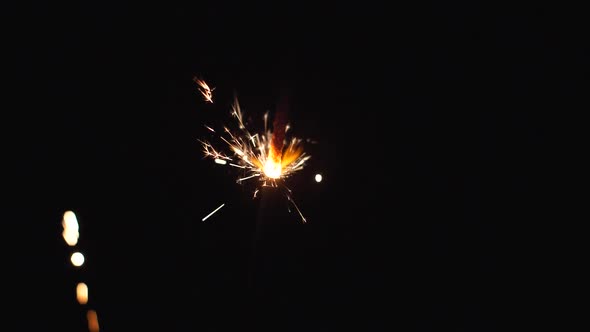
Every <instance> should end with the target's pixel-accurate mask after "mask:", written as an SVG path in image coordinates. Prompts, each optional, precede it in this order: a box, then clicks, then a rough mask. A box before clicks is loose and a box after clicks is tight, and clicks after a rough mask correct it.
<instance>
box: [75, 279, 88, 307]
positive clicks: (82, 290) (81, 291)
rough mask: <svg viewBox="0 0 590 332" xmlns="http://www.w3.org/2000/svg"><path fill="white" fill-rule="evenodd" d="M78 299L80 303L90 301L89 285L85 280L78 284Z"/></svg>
mask: <svg viewBox="0 0 590 332" xmlns="http://www.w3.org/2000/svg"><path fill="white" fill-rule="evenodd" d="M76 299H77V300H78V303H80V304H86V303H88V286H86V284H85V283H83V282H80V283H78V285H77V286H76Z"/></svg>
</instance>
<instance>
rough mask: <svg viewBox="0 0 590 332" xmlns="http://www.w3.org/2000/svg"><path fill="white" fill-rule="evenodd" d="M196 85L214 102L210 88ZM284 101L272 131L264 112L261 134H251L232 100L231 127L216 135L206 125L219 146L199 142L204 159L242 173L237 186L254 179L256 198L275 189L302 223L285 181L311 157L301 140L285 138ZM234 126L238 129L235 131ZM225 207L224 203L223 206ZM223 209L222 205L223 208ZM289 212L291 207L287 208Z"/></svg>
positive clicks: (276, 115) (208, 100)
mask: <svg viewBox="0 0 590 332" xmlns="http://www.w3.org/2000/svg"><path fill="white" fill-rule="evenodd" d="M195 81H196V82H197V84H198V85H199V91H201V94H202V95H203V97H204V98H205V100H206V101H207V102H210V103H213V96H212V93H211V91H212V90H210V89H208V86H207V84H206V83H205V82H203V81H202V80H198V79H196V80H195ZM285 103H286V101H285V100H282V103H281V105H279V108H278V110H277V112H276V114H275V117H274V119H273V124H272V128H269V126H268V122H269V112H266V113H264V116H263V123H264V129H263V130H262V131H261V132H253V131H250V130H249V129H248V128H247V125H248V123H246V122H245V121H244V115H243V113H242V110H241V108H240V104H239V103H238V99H237V97H234V101H233V104H232V106H231V112H230V114H231V117H232V118H233V120H234V125H233V126H232V127H230V126H223V130H222V131H221V132H220V134H218V132H217V131H216V130H215V129H213V128H212V127H209V126H205V128H207V130H209V131H210V132H212V133H213V134H215V135H217V138H218V139H219V140H220V144H221V145H222V146H223V147H224V148H219V147H218V146H219V145H214V144H212V143H211V142H209V141H203V140H199V142H200V143H201V145H202V148H203V153H204V155H205V157H207V158H211V159H213V160H214V161H215V163H217V164H221V165H229V166H231V167H235V168H237V169H239V170H240V171H241V174H242V176H241V177H238V179H237V181H236V182H237V183H238V184H242V183H243V182H244V181H247V180H251V179H256V180H257V181H258V186H256V189H255V190H254V192H253V198H256V195H257V194H258V192H259V190H260V189H261V187H266V186H270V187H276V188H280V189H282V192H283V193H284V195H285V197H286V198H287V200H288V202H289V203H290V204H289V205H288V206H293V207H294V209H295V210H296V211H297V213H298V214H299V217H300V218H301V221H302V222H303V223H306V222H307V221H306V219H305V217H304V216H303V214H302V213H301V210H300V209H299V207H298V206H297V204H296V203H295V201H294V200H293V197H292V191H291V189H289V188H288V187H287V185H286V183H285V180H286V179H287V178H289V177H290V176H292V175H293V174H295V173H296V172H298V171H300V170H301V169H303V168H304V166H305V165H306V162H307V160H309V158H310V157H311V156H310V155H308V154H306V153H305V152H304V151H303V143H304V140H303V139H301V138H297V137H287V133H288V131H289V129H290V126H289V124H288V123H287V118H286V104H285ZM234 127H237V128H234ZM224 204H225V203H224ZM222 206H223V205H222ZM217 210H219V208H217V209H216V210H214V211H213V212H211V213H210V214H208V215H207V216H206V217H205V218H203V220H205V219H207V218H209V217H210V216H211V215H212V214H214V213H215V212H217ZM289 211H291V210H290V208H289Z"/></svg>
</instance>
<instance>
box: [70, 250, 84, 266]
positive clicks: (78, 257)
mask: <svg viewBox="0 0 590 332" xmlns="http://www.w3.org/2000/svg"><path fill="white" fill-rule="evenodd" d="M70 260H71V261H72V264H74V266H82V264H84V255H82V253H81V252H75V253H73V254H72V257H70Z"/></svg>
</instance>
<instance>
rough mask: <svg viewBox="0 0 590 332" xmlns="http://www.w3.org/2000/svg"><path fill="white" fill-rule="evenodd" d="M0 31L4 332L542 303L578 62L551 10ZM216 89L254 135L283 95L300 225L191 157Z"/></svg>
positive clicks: (156, 9)
mask: <svg viewBox="0 0 590 332" xmlns="http://www.w3.org/2000/svg"><path fill="white" fill-rule="evenodd" d="M164 3H165V4H164ZM2 17H3V23H2V24H3V25H5V26H4V28H3V30H4V32H5V34H6V35H7V38H6V39H5V41H4V45H5V46H9V47H5V48H4V51H3V53H4V56H7V57H6V59H5V60H4V61H3V62H4V64H5V65H6V67H7V72H8V74H9V78H10V85H11V87H10V88H9V90H8V92H9V93H8V96H7V98H6V99H5V100H6V101H8V102H9V104H10V106H9V107H6V108H4V110H3V115H2V118H3V120H2V125H3V127H4V126H5V127H6V128H5V129H3V136H4V138H3V143H4V144H3V145H5V146H6V148H5V149H3V155H4V156H5V158H3V164H4V168H5V169H7V170H6V171H5V173H4V174H5V175H6V176H7V178H6V179H5V180H4V181H3V183H4V184H3V187H4V189H5V191H6V192H7V193H8V197H9V201H5V203H4V204H3V205H4V207H3V210H5V212H4V213H3V215H4V218H5V224H8V231H7V232H6V233H5V235H4V238H5V239H6V241H4V242H5V243H10V244H9V245H8V249H7V250H5V253H8V255H7V256H8V258H7V259H5V260H4V266H3V271H4V273H5V274H6V275H8V276H12V278H9V279H8V281H5V283H6V285H8V286H9V288H11V289H12V290H11V291H10V294H12V295H10V299H11V301H9V302H8V303H9V307H10V308H11V309H9V310H10V311H9V314H8V316H9V317H14V318H15V322H16V324H19V326H20V328H17V329H15V331H16V330H19V331H33V330H40V329H43V330H45V331H87V330H88V328H87V326H86V321H85V311H86V310H87V309H89V308H90V309H94V310H96V312H97V313H98V318H99V323H100V327H101V331H340V330H349V329H350V330H353V331H354V330H356V331H395V330H399V331H420V332H421V331H505V330H506V329H507V326H510V327H511V328H514V327H515V325H511V324H509V323H508V322H509V321H511V320H512V318H521V319H522V318H523V317H528V316H526V314H525V313H524V311H523V310H522V308H523V307H526V306H527V305H526V303H528V302H531V301H532V302H534V301H535V300H537V299H541V298H542V296H544V295H542V294H539V293H538V292H536V289H537V288H536V284H535V281H534V280H535V278H534V276H535V273H533V272H532V271H533V270H534V268H535V267H536V266H537V265H536V264H538V261H539V259H540V255H541V254H540V253H539V252H538V251H535V250H533V249H532V248H531V246H530V245H529V243H530V241H531V240H529V239H530V238H534V235H535V233H536V232H539V230H538V228H537V230H535V228H534V227H531V225H534V224H535V220H537V221H538V220H539V218H540V217H541V216H544V215H547V214H549V213H550V212H551V211H550V206H549V205H548V204H546V203H547V201H548V198H547V197H546V196H545V195H543V192H544V191H545V190H546V186H547V181H548V180H547V174H548V173H549V172H550V170H549V166H548V165H549V161H550V160H549V159H550V157H549V155H548V154H547V153H546V152H547V149H549V148H550V145H551V143H552V142H551V141H550V140H549V137H550V134H551V132H552V131H553V130H555V127H556V126H557V125H555V124H552V125H550V124H551V123H552V121H553V115H554V114H555V113H556V112H557V111H556V110H558V109H565V108H572V107H574V105H573V102H572V101H571V100H572V99H573V98H572V97H573V95H574V94H576V93H577V92H578V90H576V89H577V85H576V83H575V82H578V81H579V80H580V79H581V75H583V74H582V72H581V71H579V70H578V68H580V67H578V66H579V64H580V63H581V62H582V60H583V59H584V57H587V55H588V53H587V49H586V50H585V49H583V48H581V47H575V46H572V45H573V44H572V41H573V39H574V37H573V36H571V37H569V38H566V37H564V36H566V35H568V34H567V33H565V32H567V31H568V30H577V29H578V26H577V24H578V22H579V21H576V20H575V19H571V20H570V19H566V15H565V14H564V12H562V11H560V10H556V9H554V8H548V7H543V6H540V5H539V6H536V7H535V6H532V7H524V6H523V7H520V8H519V7H512V8H509V7H503V8H500V7H499V6H494V5H483V4H479V5H478V4H474V3H472V2H470V1H453V2H450V3H449V2H442V3H440V4H423V5H420V6H418V5H416V6H409V5H397V4H388V5H385V4H383V5H379V6H376V5H375V4H371V3H368V2H367V3H350V4H348V5H346V4H342V3H338V2H334V3H332V4H322V5H319V4H315V5H311V4H309V5H307V4H304V3H293V4H280V5H279V4H264V5H263V4H253V3H248V2H242V3H240V4H236V3H229V2H228V3H225V2H222V1H219V2H201V1H195V2H193V3H192V4H190V5H186V4H185V5H184V6H181V5H176V4H172V3H168V2H163V3H162V4H161V5H160V6H158V5H146V4H144V3H143V2H139V3H137V4H131V3H130V2H125V1H119V2H109V1H106V2H105V1H100V2H74V3H68V4H66V3H61V4H57V3H55V2H46V3H45V2H40V3H37V4H28V5H21V6H20V7H18V8H10V7H9V8H8V9H7V10H5V11H4V13H3V14H2ZM586 73H587V72H586ZM195 76H199V77H201V78H203V79H205V80H206V81H207V82H208V83H209V84H210V85H211V86H213V87H215V90H214V100H215V102H214V104H208V103H205V102H204V101H203V98H202V97H201V95H200V94H199V92H198V89H197V86H196V84H195V83H194V82H193V77H195ZM234 93H235V94H236V95H237V96H238V99H239V101H240V105H241V107H242V110H243V111H244V112H245V113H246V115H247V116H250V117H251V119H252V121H254V123H260V122H261V121H262V115H263V113H264V112H266V111H270V112H271V115H272V114H273V112H274V110H275V106H276V104H277V102H278V100H279V98H280V96H283V95H286V96H287V97H288V100H289V107H290V111H289V112H290V113H289V120H290V123H291V130H292V133H293V134H294V135H296V136H298V137H304V138H310V139H313V140H315V141H317V143H316V144H310V145H307V146H306V148H307V151H308V152H309V153H310V154H311V156H312V157H311V159H310V160H309V162H308V164H307V166H306V168H304V169H303V170H302V171H301V172H299V173H296V174H295V175H294V176H293V177H292V178H290V179H288V183H289V186H290V188H291V189H292V190H293V197H294V199H295V200H296V202H297V203H298V204H299V207H300V208H301V210H302V212H303V213H304V215H305V216H306V217H307V220H308V223H307V224H302V223H300V220H299V218H298V217H297V215H296V214H295V213H293V212H291V213H290V212H289V211H288V210H287V208H286V201H285V200H284V199H283V197H280V196H277V195H276V193H274V192H273V191H272V190H270V191H269V190H265V191H264V192H263V193H262V198H260V197H259V198H257V199H252V192H251V189H252V188H251V187H249V186H240V185H238V184H236V183H235V179H236V178H237V175H238V173H237V172H236V171H235V169H232V168H230V167H223V166H220V165H216V164H215V163H213V162H212V161H211V160H208V159H204V158H203V154H202V151H201V146H200V144H199V142H198V139H201V138H206V137H208V136H207V135H208V134H207V131H206V129H205V128H204V125H215V126H218V125H220V124H221V123H223V122H227V120H228V119H230V117H229V110H230V103H231V101H232V97H233V95H234ZM316 173H321V174H322V175H323V177H324V180H323V181H322V182H321V183H316V182H315V181H314V175H315V174H316ZM254 181H256V180H254ZM265 194H266V196H265ZM221 203H225V206H224V208H222V209H221V210H219V212H217V213H216V214H215V215H213V216H212V217H211V218H210V219H208V220H207V221H205V222H202V221H201V219H202V218H203V217H204V216H205V215H207V214H208V213H209V212H211V211H212V210H213V209H214V208H216V207H217V206H219V205H220V204H221ZM66 210H72V211H74V212H75V213H76V215H77V217H78V221H79V223H80V240H79V243H78V244H77V248H76V249H77V250H80V251H82V252H83V253H84V254H85V256H86V263H85V264H84V265H83V266H82V267H79V268H75V267H73V266H72V265H71V264H70V262H69V255H70V254H71V252H73V251H74V250H76V249H75V248H70V247H68V246H67V245H66V244H65V242H64V241H63V239H62V237H61V231H62V226H61V218H62V215H63V213H64V212H65V211H66ZM537 227H543V226H541V225H540V224H537ZM533 241H537V240H533ZM78 281H84V282H86V283H87V284H88V286H89V292H90V300H89V303H88V304H87V305H85V306H81V305H80V304H78V303H77V302H76V298H75V285H76V283H77V282H78ZM11 313H14V314H11ZM524 320H526V319H524ZM525 330H526V329H525Z"/></svg>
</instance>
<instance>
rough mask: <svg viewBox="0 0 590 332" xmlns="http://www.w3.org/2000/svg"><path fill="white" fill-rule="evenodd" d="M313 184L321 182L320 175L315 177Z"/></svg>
mask: <svg viewBox="0 0 590 332" xmlns="http://www.w3.org/2000/svg"><path fill="white" fill-rule="evenodd" d="M315 182H322V175H321V174H316V175H315Z"/></svg>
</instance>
